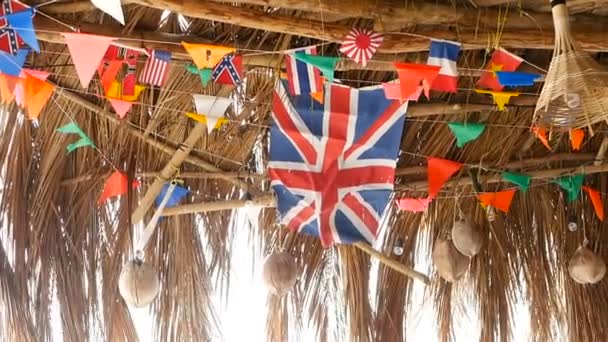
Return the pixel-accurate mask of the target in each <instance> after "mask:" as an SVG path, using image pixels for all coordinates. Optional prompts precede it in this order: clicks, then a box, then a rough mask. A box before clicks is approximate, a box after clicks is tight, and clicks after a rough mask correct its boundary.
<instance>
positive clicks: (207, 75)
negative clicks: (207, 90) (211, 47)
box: [186, 64, 213, 87]
mask: <svg viewBox="0 0 608 342" xmlns="http://www.w3.org/2000/svg"><path fill="white" fill-rule="evenodd" d="M186 70H188V72H190V73H192V74H195V75H198V77H200V79H201V84H202V85H203V87H206V86H207V84H208V83H209V81H211V75H212V74H213V69H209V68H204V69H199V68H198V67H197V66H196V65H194V64H190V65H187V66H186Z"/></svg>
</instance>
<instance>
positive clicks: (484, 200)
mask: <svg viewBox="0 0 608 342" xmlns="http://www.w3.org/2000/svg"><path fill="white" fill-rule="evenodd" d="M515 191H517V190H516V189H511V190H504V191H499V192H486V193H483V194H479V195H478V196H479V200H480V201H481V204H482V205H483V206H488V205H490V206H492V207H494V208H496V209H498V210H500V211H502V212H505V213H508V212H509V208H510V207H511V202H513V196H515Z"/></svg>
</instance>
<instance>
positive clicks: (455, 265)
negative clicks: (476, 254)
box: [432, 238, 470, 282]
mask: <svg viewBox="0 0 608 342" xmlns="http://www.w3.org/2000/svg"><path fill="white" fill-rule="evenodd" d="M432 256H433V264H434V265H435V268H436V269H437V273H439V275H440V276H441V277H442V278H443V279H445V280H446V281H449V282H454V281H456V280H458V279H459V278H460V277H462V276H463V275H464V274H465V273H466V272H467V269H468V268H469V261H470V260H469V258H468V257H466V256H465V255H463V254H462V253H460V252H459V251H458V250H457V249H456V247H454V244H453V243H452V241H451V240H447V239H441V238H440V239H437V241H435V246H434V247H433V255H432Z"/></svg>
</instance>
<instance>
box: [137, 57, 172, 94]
mask: <svg viewBox="0 0 608 342" xmlns="http://www.w3.org/2000/svg"><path fill="white" fill-rule="evenodd" d="M149 54H150V57H148V59H147V60H146V65H145V66H144V70H143V71H142V73H141V74H140V75H139V82H140V83H144V84H151V85H155V86H158V87H162V86H163V85H164V84H165V82H166V81H167V75H169V62H170V61H171V52H169V51H164V50H152V51H150V52H149Z"/></svg>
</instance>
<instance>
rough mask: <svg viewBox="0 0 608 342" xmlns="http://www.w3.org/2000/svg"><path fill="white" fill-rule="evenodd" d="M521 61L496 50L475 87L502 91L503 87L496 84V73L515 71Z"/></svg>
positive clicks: (498, 83)
mask: <svg viewBox="0 0 608 342" xmlns="http://www.w3.org/2000/svg"><path fill="white" fill-rule="evenodd" d="M521 62H523V59H522V58H520V57H518V56H515V55H514V54H512V53H510V52H509V51H507V50H505V49H502V48H501V49H498V50H496V51H494V53H493V54H492V58H491V59H490V62H489V63H488V65H487V66H486V70H488V71H486V72H484V73H482V74H481V77H480V78H479V80H478V81H477V85H478V86H479V87H483V88H489V89H492V90H502V89H503V88H504V87H503V86H502V85H501V84H500V82H498V78H497V77H496V72H497V71H515V70H516V69H517V68H518V67H519V65H520V64H521Z"/></svg>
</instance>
